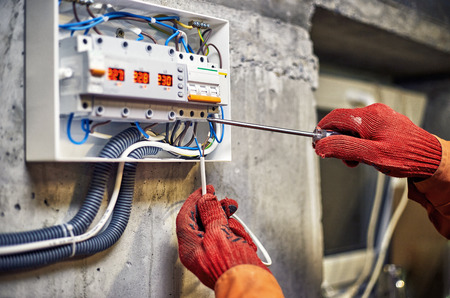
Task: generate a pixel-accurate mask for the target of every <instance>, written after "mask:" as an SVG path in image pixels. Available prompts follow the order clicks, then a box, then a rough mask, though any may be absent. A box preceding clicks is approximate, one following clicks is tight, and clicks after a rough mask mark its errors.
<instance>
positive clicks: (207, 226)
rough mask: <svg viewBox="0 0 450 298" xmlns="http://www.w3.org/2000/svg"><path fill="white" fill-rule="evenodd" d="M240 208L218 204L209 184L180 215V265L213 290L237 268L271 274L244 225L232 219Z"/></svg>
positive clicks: (223, 202) (233, 203)
mask: <svg viewBox="0 0 450 298" xmlns="http://www.w3.org/2000/svg"><path fill="white" fill-rule="evenodd" d="M237 207H238V205H237V203H236V201H234V200H232V199H228V198H227V199H224V200H221V201H220V202H218V201H217V197H216V196H215V195H214V187H213V186H212V185H208V187H207V193H206V195H204V196H202V195H201V189H197V190H196V191H195V192H194V193H192V194H191V195H190V196H189V198H188V199H187V200H186V202H185V203H184V205H183V207H181V210H180V212H179V213H178V216H177V237H178V249H179V255H180V260H181V263H183V265H184V266H186V268H187V269H189V270H190V271H192V272H193V273H194V274H195V275H196V276H197V277H198V278H199V279H200V281H201V282H202V283H204V284H205V285H206V286H208V287H209V288H211V289H214V285H215V284H216V281H217V279H218V278H219V277H220V276H221V275H222V274H223V273H225V271H227V270H228V269H230V268H231V267H234V266H237V265H241V264H253V265H256V266H259V267H261V268H264V269H266V270H268V271H269V269H267V267H266V266H264V264H263V263H262V262H261V260H260V259H259V258H258V256H257V255H256V246H255V244H253V241H252V239H251V238H250V236H249V235H248V234H247V232H245V230H244V228H243V227H242V225H241V224H239V223H238V222H237V221H236V220H235V219H233V218H230V216H231V215H232V214H233V213H234V212H235V211H236V210H237ZM269 272H270V271H269Z"/></svg>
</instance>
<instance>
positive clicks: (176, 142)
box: [174, 121, 192, 147]
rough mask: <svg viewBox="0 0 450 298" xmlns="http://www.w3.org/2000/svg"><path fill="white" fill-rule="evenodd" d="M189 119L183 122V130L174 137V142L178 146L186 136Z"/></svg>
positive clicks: (189, 124) (189, 123)
mask: <svg viewBox="0 0 450 298" xmlns="http://www.w3.org/2000/svg"><path fill="white" fill-rule="evenodd" d="M191 123H192V122H191V121H186V122H185V123H184V129H183V131H182V132H181V133H180V134H179V135H178V137H177V138H176V139H175V141H174V144H177V146H178V147H180V146H181V142H182V141H183V139H184V137H185V136H186V133H187V131H188V130H189V127H190V126H191Z"/></svg>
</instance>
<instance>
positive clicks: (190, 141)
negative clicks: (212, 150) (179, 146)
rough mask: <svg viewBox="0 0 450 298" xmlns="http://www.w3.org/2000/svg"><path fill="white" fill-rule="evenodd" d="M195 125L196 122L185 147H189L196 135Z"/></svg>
mask: <svg viewBox="0 0 450 298" xmlns="http://www.w3.org/2000/svg"><path fill="white" fill-rule="evenodd" d="M197 124H198V122H195V123H194V132H193V133H192V138H191V139H190V140H189V142H187V143H186V144H185V145H184V146H185V147H189V145H191V144H192V142H193V141H194V139H195V135H196V134H197Z"/></svg>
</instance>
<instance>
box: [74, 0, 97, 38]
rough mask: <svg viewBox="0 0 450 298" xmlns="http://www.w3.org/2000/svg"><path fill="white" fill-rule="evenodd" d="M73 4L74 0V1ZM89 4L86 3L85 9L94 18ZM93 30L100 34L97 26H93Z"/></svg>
mask: <svg viewBox="0 0 450 298" xmlns="http://www.w3.org/2000/svg"><path fill="white" fill-rule="evenodd" d="M74 4H75V2H74ZM89 6H90V4H88V5H86V10H87V12H88V14H89V15H90V16H91V18H95V15H94V13H93V12H92V10H91V9H90V8H89ZM93 29H94V31H95V32H96V33H97V34H98V35H102V33H101V32H100V30H98V29H97V27H95V26H94V28H93Z"/></svg>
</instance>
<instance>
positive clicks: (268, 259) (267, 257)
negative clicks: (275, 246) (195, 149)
mask: <svg viewBox="0 0 450 298" xmlns="http://www.w3.org/2000/svg"><path fill="white" fill-rule="evenodd" d="M200 176H201V181H202V196H204V195H206V171H205V158H204V157H203V156H202V157H200ZM231 218H234V219H236V220H237V221H238V222H239V223H240V224H241V225H242V226H243V227H244V229H245V231H247V233H248V234H249V235H250V237H251V238H252V240H253V242H254V243H255V244H256V247H258V248H259V251H260V252H261V253H262V255H263V256H264V259H265V261H263V260H261V262H262V263H263V264H264V265H266V266H267V267H269V266H270V265H272V258H271V257H270V255H269V253H268V252H267V250H266V249H265V247H264V245H262V243H261V241H259V239H258V237H256V235H255V234H253V232H252V231H251V230H250V228H249V227H248V226H247V225H246V224H245V223H244V222H243V221H242V219H240V218H239V217H238V216H237V215H236V214H233V215H232V216H231Z"/></svg>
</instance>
